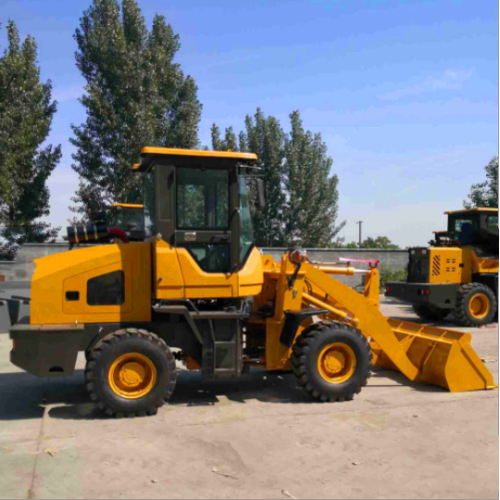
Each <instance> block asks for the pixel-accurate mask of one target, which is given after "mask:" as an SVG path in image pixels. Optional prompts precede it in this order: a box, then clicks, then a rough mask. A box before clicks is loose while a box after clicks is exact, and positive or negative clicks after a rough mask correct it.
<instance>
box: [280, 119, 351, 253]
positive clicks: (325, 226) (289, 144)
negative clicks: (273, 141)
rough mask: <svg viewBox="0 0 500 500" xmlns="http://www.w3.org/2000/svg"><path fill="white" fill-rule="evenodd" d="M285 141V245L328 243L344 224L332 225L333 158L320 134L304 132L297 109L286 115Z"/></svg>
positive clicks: (335, 199)
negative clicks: (287, 133)
mask: <svg viewBox="0 0 500 500" xmlns="http://www.w3.org/2000/svg"><path fill="white" fill-rule="evenodd" d="M290 121H291V132H290V135H289V137H288V138H287V141H286V149H285V154H286V167H285V168H286V185H287V193H288V196H289V198H288V204H287V205H288V207H287V210H286V216H287V217H286V226H285V228H286V229H285V231H286V235H287V240H288V241H287V244H288V246H292V245H303V246H308V247H326V246H329V245H330V243H331V242H332V240H333V239H334V238H335V236H336V235H337V234H338V232H339V231H340V229H341V228H342V227H343V226H344V224H345V223H342V224H341V225H340V226H339V227H337V226H336V225H335V223H336V220H337V213H338V190H337V185H338V177H337V176H336V175H332V176H330V172H331V168H332V165H333V160H332V158H330V157H329V156H328V155H327V147H326V144H325V143H324V142H323V141H322V139H321V135H320V134H314V135H313V134H312V133H311V132H306V131H305V130H304V127H303V125H302V120H301V118H300V115H299V112H298V111H294V112H293V113H292V114H291V115H290Z"/></svg>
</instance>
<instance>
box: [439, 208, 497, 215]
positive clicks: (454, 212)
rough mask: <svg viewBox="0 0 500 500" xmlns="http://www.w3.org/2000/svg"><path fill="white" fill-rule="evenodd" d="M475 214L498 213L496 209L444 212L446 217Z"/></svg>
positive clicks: (465, 209)
mask: <svg viewBox="0 0 500 500" xmlns="http://www.w3.org/2000/svg"><path fill="white" fill-rule="evenodd" d="M477 212H491V213H498V208H464V209H463V210H454V211H451V212H445V214H447V215H455V214H474V213H477Z"/></svg>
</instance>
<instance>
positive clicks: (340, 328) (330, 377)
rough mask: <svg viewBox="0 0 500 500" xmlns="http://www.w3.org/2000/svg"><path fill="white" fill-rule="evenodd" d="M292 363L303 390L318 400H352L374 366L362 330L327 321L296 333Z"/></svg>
mask: <svg viewBox="0 0 500 500" xmlns="http://www.w3.org/2000/svg"><path fill="white" fill-rule="evenodd" d="M291 362H292V370H293V373H294V374H295V376H296V377H297V380H298V383H299V386H300V387H301V388H302V390H303V392H304V393H305V394H307V395H308V396H309V397H311V398H312V399H314V400H316V401H321V402H326V401H349V400H351V399H353V397H354V395H355V394H358V393H359V392H360V391H361V388H362V387H364V386H365V385H366V383H367V381H368V378H369V377H370V375H371V370H372V367H373V362H372V353H371V350H370V345H369V344H368V341H367V340H366V338H365V337H363V335H362V334H361V332H359V331H358V330H356V329H355V328H351V327H350V326H347V325H345V324H341V323H333V322H326V321H325V322H320V323H315V324H313V325H311V326H309V327H308V328H306V329H305V330H304V331H303V332H302V333H301V334H300V335H299V337H298V338H297V340H296V342H295V344H294V347H293V354H292V357H291Z"/></svg>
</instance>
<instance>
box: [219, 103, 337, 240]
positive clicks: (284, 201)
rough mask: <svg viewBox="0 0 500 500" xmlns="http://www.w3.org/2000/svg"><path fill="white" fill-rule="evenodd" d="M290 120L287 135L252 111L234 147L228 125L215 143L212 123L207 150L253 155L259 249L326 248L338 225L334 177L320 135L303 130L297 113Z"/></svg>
mask: <svg viewBox="0 0 500 500" xmlns="http://www.w3.org/2000/svg"><path fill="white" fill-rule="evenodd" d="M290 121H291V131H290V133H289V134H286V133H285V132H284V130H283V129H282V127H281V125H280V123H279V121H278V120H276V118H274V117H272V116H269V117H266V116H265V115H264V113H263V112H262V110H261V109H257V111H256V113H255V115H254V116H253V117H250V116H247V117H246V119H245V130H244V131H242V132H240V133H239V134H238V143H237V144H236V135H235V133H234V131H233V129H232V127H229V128H228V129H226V131H225V137H224V139H221V137H220V135H221V134H220V130H219V128H218V127H217V126H216V125H215V124H214V125H213V126H212V147H213V149H215V150H225V149H235V150H239V151H251V152H253V153H256V154H257V156H258V166H259V167H261V168H262V175H263V176H264V178H265V182H266V209H265V210H264V211H263V212H260V211H255V213H254V233H255V240H256V242H257V244H258V245H259V246H292V245H303V246H309V247H311V246H330V245H331V244H332V241H333V238H334V237H335V236H336V234H337V233H338V231H339V230H340V228H341V227H342V226H343V224H342V225H341V226H340V227H336V226H335V222H336V218H337V200H338V190H337V184H338V179H337V176H335V175H333V176H331V177H330V171H331V167H332V159H331V158H329V157H328V156H327V154H326V145H325V144H324V143H323V142H322V140H321V136H320V134H315V135H313V134H311V132H307V131H305V130H304V128H303V126H302V121H301V119H300V115H299V113H298V112H297V111H295V112H293V113H292V114H291V115H290ZM236 145H237V146H238V147H237V148H235V146H236Z"/></svg>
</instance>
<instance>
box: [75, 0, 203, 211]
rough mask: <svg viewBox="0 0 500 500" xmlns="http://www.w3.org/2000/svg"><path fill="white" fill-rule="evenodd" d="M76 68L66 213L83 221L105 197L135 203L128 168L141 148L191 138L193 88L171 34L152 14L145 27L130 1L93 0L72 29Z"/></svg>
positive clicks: (195, 105) (196, 105)
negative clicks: (78, 93)
mask: <svg viewBox="0 0 500 500" xmlns="http://www.w3.org/2000/svg"><path fill="white" fill-rule="evenodd" d="M75 39H76V42H77V45H78V51H77V53H76V61H77V66H78V68H79V69H80V71H81V73H82V75H83V76H84V78H85V79H86V81H87V85H86V87H85V90H86V93H85V95H84V96H83V97H82V98H81V99H80V101H81V103H82V104H83V106H84V107H85V108H86V111H87V119H86V121H85V123H83V124H82V125H80V126H73V132H74V134H75V137H74V138H73V139H72V140H71V142H72V143H73V144H74V145H75V146H76V148H77V152H76V153H75V154H74V155H73V159H74V161H75V163H74V164H73V166H72V167H73V169H74V170H75V171H76V172H77V173H78V175H79V176H80V186H79V189H78V191H77V193H76V195H75V197H74V198H73V199H72V201H74V202H75V203H76V204H77V205H76V206H74V207H72V208H71V209H72V211H73V212H75V213H77V214H80V215H82V216H83V217H84V218H88V217H89V216H90V215H91V214H92V213H93V212H96V211H100V210H103V209H105V208H107V207H108V206H109V205H111V204H112V203H113V202H130V203H133V202H140V201H141V199H142V192H141V191H142V189H141V181H140V179H139V176H137V175H134V174H133V172H132V170H131V166H132V164H133V163H135V162H136V161H137V157H138V154H139V151H140V149H141V148H142V147H144V146H163V147H180V148H192V147H194V146H196V144H197V142H198V123H199V120H200V114H201V104H200V102H199V101H198V98H197V87H196V84H195V82H194V80H193V79H192V78H191V77H190V76H184V74H183V72H182V70H181V67H180V65H179V64H178V63H174V57H175V55H176V53H177V52H178V50H179V48H180V44H179V36H178V35H176V34H175V33H174V31H173V29H172V27H171V26H170V25H168V24H166V21H165V18H164V17H163V16H161V15H156V16H155V17H154V19H153V24H152V28H151V30H150V31H148V29H147V27H146V24H145V20H144V18H143V17H142V15H141V12H140V9H139V7H138V5H137V2H136V1H135V0H123V1H122V4H121V9H120V5H119V4H118V1H117V0H94V1H93V4H92V5H91V7H90V8H89V9H88V10H87V11H85V12H84V14H83V17H82V18H81V20H80V28H79V29H77V30H76V33H75Z"/></svg>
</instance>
